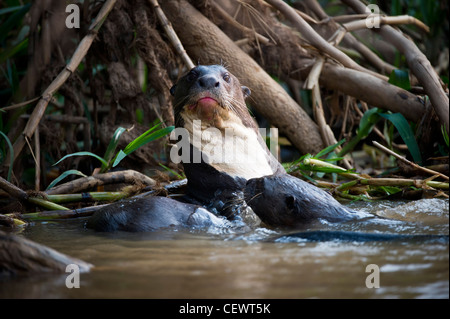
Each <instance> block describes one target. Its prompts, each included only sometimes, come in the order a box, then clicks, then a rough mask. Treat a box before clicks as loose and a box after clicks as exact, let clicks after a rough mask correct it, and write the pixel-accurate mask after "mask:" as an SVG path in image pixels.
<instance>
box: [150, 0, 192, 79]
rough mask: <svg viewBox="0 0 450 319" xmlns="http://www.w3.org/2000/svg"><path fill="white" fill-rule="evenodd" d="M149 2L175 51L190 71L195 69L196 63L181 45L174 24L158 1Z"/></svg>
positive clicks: (151, 0)
mask: <svg viewBox="0 0 450 319" xmlns="http://www.w3.org/2000/svg"><path fill="white" fill-rule="evenodd" d="M149 2H150V3H151V4H152V5H153V8H154V9H155V12H156V15H157V16H158V19H159V22H161V26H162V27H163V29H164V31H166V35H167V36H168V37H169V40H170V42H171V43H172V45H173V46H174V48H175V51H176V52H177V53H178V54H179V55H180V57H181V59H182V60H183V62H184V65H186V67H187V68H188V69H189V70H190V69H192V68H193V67H195V65H194V63H193V62H192V60H191V58H190V57H189V55H188V54H187V53H186V50H185V49H184V47H183V44H181V41H180V39H179V38H178V36H177V34H176V33H175V31H174V30H173V28H172V24H171V23H170V21H169V20H168V19H167V17H166V15H165V14H164V12H163V11H162V9H161V7H160V6H159V4H158V1H157V0H149Z"/></svg>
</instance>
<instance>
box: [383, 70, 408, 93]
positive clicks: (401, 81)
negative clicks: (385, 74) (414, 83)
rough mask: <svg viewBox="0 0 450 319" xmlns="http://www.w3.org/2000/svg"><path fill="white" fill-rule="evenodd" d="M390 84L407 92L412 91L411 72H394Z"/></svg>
mask: <svg viewBox="0 0 450 319" xmlns="http://www.w3.org/2000/svg"><path fill="white" fill-rule="evenodd" d="M388 82H389V83H391V84H393V85H395V86H398V87H401V88H402V89H405V90H410V89H411V83H410V82H409V72H408V71H406V70H398V69H397V70H392V72H391V75H390V76H389V81H388Z"/></svg>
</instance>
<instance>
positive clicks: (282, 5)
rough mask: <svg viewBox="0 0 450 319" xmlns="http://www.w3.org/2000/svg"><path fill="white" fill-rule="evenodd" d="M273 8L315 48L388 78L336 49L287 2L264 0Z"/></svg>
mask: <svg viewBox="0 0 450 319" xmlns="http://www.w3.org/2000/svg"><path fill="white" fill-rule="evenodd" d="M266 2H267V3H269V4H271V5H272V6H273V7H274V8H276V9H278V10H279V11H280V12H281V13H283V15H284V16H285V17H286V18H287V19H288V20H289V21H290V22H291V23H292V24H293V25H294V27H295V28H297V30H298V31H299V32H301V35H302V37H303V38H305V40H306V41H308V42H309V43H310V44H311V45H312V46H314V47H315V48H316V49H317V50H319V51H321V52H323V53H325V54H327V55H329V56H330V57H332V58H333V59H335V60H336V61H338V62H340V63H342V64H343V65H344V66H345V67H348V68H351V69H355V70H358V71H361V72H366V73H368V74H371V75H373V76H376V77H378V78H380V79H381V80H384V81H387V80H388V78H387V77H386V76H384V75H381V74H379V73H376V72H373V71H371V70H368V69H366V68H364V67H362V66H360V65H359V64H358V63H356V62H355V61H353V60H352V59H351V58H349V57H348V56H347V55H346V54H345V53H343V52H342V51H340V50H338V49H337V48H335V47H334V46H332V45H331V44H329V43H328V42H327V41H326V40H325V39H324V38H322V37H321V36H320V35H319V34H318V33H317V32H316V31H315V30H314V29H313V28H312V27H311V26H310V25H309V24H308V23H306V21H305V20H303V18H302V17H301V16H300V15H299V14H297V12H296V11H295V10H294V8H292V7H291V6H290V5H289V4H287V3H286V2H284V1H281V0H266Z"/></svg>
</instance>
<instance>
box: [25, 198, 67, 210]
mask: <svg viewBox="0 0 450 319" xmlns="http://www.w3.org/2000/svg"><path fill="white" fill-rule="evenodd" d="M27 200H28V202H30V203H32V204H35V205H38V206H41V207H43V208H47V209H50V210H69V209H68V208H66V207H64V206H61V205H58V204H55V203H52V202H49V201H48V200H45V199H42V198H37V197H28V199H27Z"/></svg>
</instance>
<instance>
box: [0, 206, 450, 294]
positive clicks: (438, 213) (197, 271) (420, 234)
mask: <svg viewBox="0 0 450 319" xmlns="http://www.w3.org/2000/svg"><path fill="white" fill-rule="evenodd" d="M348 206H350V207H352V208H354V209H358V210H363V211H366V212H369V213H371V214H374V215H375V214H376V215H377V216H381V217H377V218H369V219H366V220H360V221H352V222H347V223H337V224H331V223H326V222H317V223H316V224H314V225H309V226H308V227H306V228H305V229H302V230H297V231H281V230H269V229H266V228H257V229H255V230H254V231H252V232H250V233H244V234H242V233H241V234H239V233H237V234H236V233H235V234H233V233H223V232H220V231H217V230H209V231H199V230H174V229H165V230H160V231H156V232H151V233H140V234H136V233H134V234H130V233H95V232H94V231H92V230H89V229H86V228H85V227H84V223H85V221H86V220H85V219H72V220H62V221H47V222H37V223H35V224H34V225H32V226H29V227H28V228H27V229H26V230H25V231H24V232H23V233H22V235H23V236H25V237H27V238H29V239H31V240H34V241H36V242H38V243H41V244H44V245H47V246H49V247H52V248H54V249H56V250H58V251H60V252H62V253H65V254H68V255H70V256H72V257H76V258H79V259H82V260H84V261H86V262H89V263H92V264H94V265H95V267H94V268H93V269H92V270H91V271H90V272H89V273H82V274H80V288H72V289H69V288H67V287H66V278H67V276H68V274H62V275H42V276H34V277H30V278H16V279H12V280H8V281H4V282H1V283H0V298H288V299H290V298H449V240H448V234H449V208H448V207H449V202H448V200H442V199H426V200H420V201H414V202H393V201H377V202H359V203H352V204H348ZM365 234H372V235H371V236H372V237H367V236H365ZM384 234H389V236H391V235H393V236H392V238H385V237H383V235H384ZM373 235H375V237H373ZM379 235H380V236H379ZM424 235H426V236H424ZM377 236H378V237H377ZM369 265H372V266H369ZM373 265H375V266H373ZM368 266H369V268H367V267H368ZM370 267H375V268H370ZM366 270H367V271H366ZM377 282H378V283H379V288H376V287H374V285H376V283H377Z"/></svg>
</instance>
